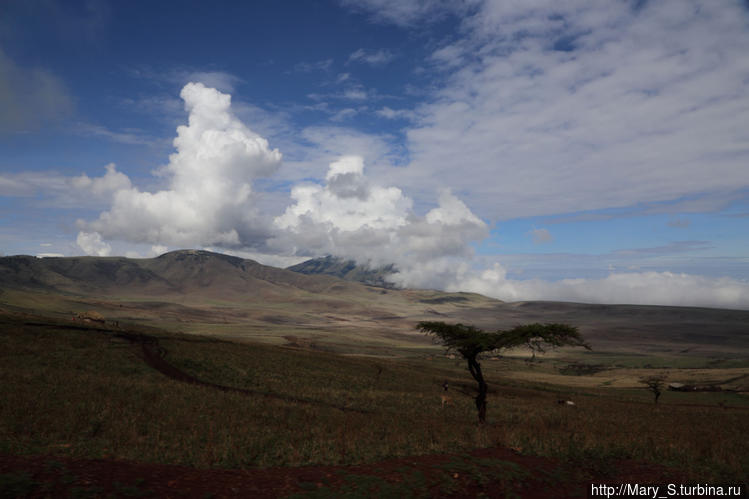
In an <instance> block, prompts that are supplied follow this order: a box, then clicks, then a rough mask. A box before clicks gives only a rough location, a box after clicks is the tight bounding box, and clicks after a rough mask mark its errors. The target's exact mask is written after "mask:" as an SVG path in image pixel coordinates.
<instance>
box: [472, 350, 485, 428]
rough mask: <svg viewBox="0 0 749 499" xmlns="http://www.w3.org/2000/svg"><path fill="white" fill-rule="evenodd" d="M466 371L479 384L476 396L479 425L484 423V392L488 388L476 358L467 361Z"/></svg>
mask: <svg viewBox="0 0 749 499" xmlns="http://www.w3.org/2000/svg"><path fill="white" fill-rule="evenodd" d="M467 360H468V370H469V371H470V372H471V376H473V379H475V380H476V382H477V383H478V384H479V393H478V395H476V399H475V400H476V410H477V411H478V414H479V423H485V422H486V392H487V391H488V388H489V387H488V386H487V384H486V381H484V375H483V373H482V372H481V364H479V363H478V361H477V360H476V357H475V356H474V357H469V358H468V359H467Z"/></svg>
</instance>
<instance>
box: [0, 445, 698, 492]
mask: <svg viewBox="0 0 749 499" xmlns="http://www.w3.org/2000/svg"><path fill="white" fill-rule="evenodd" d="M612 469H613V472H610V473H609V474H607V475H606V476H600V475H597V474H596V473H594V472H590V471H589V470H586V469H583V468H581V467H580V466H579V465H572V464H565V463H559V462H556V461H554V460H551V459H548V458H543V457H534V456H522V455H518V454H517V453H515V452H513V451H512V450H509V449H499V448H494V449H480V450H476V451H473V452H470V453H468V454H463V455H433V456H418V457H409V458H400V459H391V460H386V461H382V462H379V463H374V464H365V465H352V466H304V467H296V468H280V467H278V468H266V469H245V470H223V469H209V470H200V469H194V468H190V467H186V466H174V465H166V464H147V463H134V462H125V461H115V460H107V459H72V458H67V457H58V456H33V457H21V456H0V496H3V497H32V498H35V497H70V496H74V497H101V496H110V497H111V496H114V497H174V498H192V497H196V498H197V497H200V498H205V497H221V498H224V497H225V498H235V497H237V498H238V497H253V498H266V497H286V496H290V495H292V496H293V495H296V494H298V495H301V496H309V495H311V496H315V497H329V496H338V497H341V496H343V497H346V496H351V495H356V496H359V497H362V496H363V497H382V496H387V497H393V496H394V497H477V496H481V495H484V496H486V497H505V496H507V495H508V494H509V495H513V494H514V495H517V496H519V497H528V498H546V497H556V498H565V497H581V498H582V497H588V491H589V490H590V484H591V483H604V482H606V483H620V482H630V483H640V484H644V483H651V484H652V483H665V482H671V483H679V482H681V483H685V481H684V477H680V476H679V475H678V474H676V473H674V472H673V471H670V470H666V469H665V468H663V467H660V466H653V465H644V464H638V463H634V462H624V461H622V462H617V463H614V464H613V466H612Z"/></svg>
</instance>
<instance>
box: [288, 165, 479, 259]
mask: <svg viewBox="0 0 749 499" xmlns="http://www.w3.org/2000/svg"><path fill="white" fill-rule="evenodd" d="M291 198H292V199H293V200H294V201H295V203H294V204H292V205H291V206H289V207H288V208H287V209H286V211H285V213H284V214H283V215H281V216H279V217H277V218H276V219H275V224H276V227H277V228H278V229H280V231H279V234H278V236H277V239H276V240H275V241H274V245H275V246H276V247H278V248H279V249H281V248H292V251H294V252H296V253H297V254H308V255H319V254H328V253H331V254H335V255H340V256H345V257H347V258H353V259H355V260H358V261H360V262H370V263H373V264H385V263H395V264H396V265H397V266H398V267H401V268H404V269H405V268H410V267H412V266H413V265H416V264H417V262H421V261H424V260H433V259H435V258H443V257H458V256H460V257H470V255H471V249H470V246H469V242H470V241H476V240H480V239H483V238H485V237H486V236H487V234H488V228H487V226H486V224H485V223H484V222H483V221H482V220H481V219H479V218H478V217H477V216H476V215H474V214H473V213H472V212H471V210H469V209H468V207H466V205H465V204H463V202H462V201H460V200H459V199H458V198H456V197H455V196H453V195H452V194H451V193H450V192H449V191H443V192H442V193H441V195H440V197H439V206H438V207H437V208H434V209H432V210H431V211H429V212H428V213H427V214H426V215H425V216H419V215H417V214H415V213H414V212H413V209H412V206H413V202H412V200H411V199H410V198H408V197H406V196H405V195H404V194H403V193H402V192H401V190H400V189H398V188H397V187H383V186H378V185H372V184H371V183H370V182H369V180H368V179H367V178H366V176H365V175H364V164H363V160H362V158H360V157H358V156H346V157H343V158H341V159H340V160H339V161H336V162H334V163H331V165H330V169H329V170H328V173H327V175H326V177H325V185H322V186H321V185H316V184H310V185H302V186H297V187H295V188H294V189H293V190H292V191H291Z"/></svg>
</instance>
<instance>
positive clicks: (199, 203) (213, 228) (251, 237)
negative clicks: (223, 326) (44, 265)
mask: <svg viewBox="0 0 749 499" xmlns="http://www.w3.org/2000/svg"><path fill="white" fill-rule="evenodd" d="M180 96H181V97H182V99H183V100H184V101H185V108H186V110H187V111H188V112H189V122H188V125H187V126H184V125H183V126H180V127H178V128H177V137H176V138H175V139H174V147H175V149H176V152H175V153H173V154H172V155H170V156H169V163H168V164H167V165H166V166H164V167H162V169H161V173H162V174H163V175H164V176H166V177H167V178H168V182H169V187H168V189H165V190H161V191H157V192H153V193H151V192H143V191H139V190H138V189H137V188H134V187H129V188H123V189H120V190H117V191H116V192H115V194H114V199H113V203H112V207H111V209H110V210H109V211H107V212H104V213H102V214H101V215H100V216H99V219H98V220H95V221H93V222H91V223H83V224H82V234H83V235H82V236H79V240H83V241H94V240H97V241H98V240H101V239H100V238H96V236H94V235H92V234H96V233H98V234H99V235H100V236H101V237H103V238H105V239H108V238H113V239H122V240H126V241H131V242H138V243H150V244H166V245H175V246H186V247H191V246H196V245H201V246H207V245H220V246H224V247H254V246H255V245H257V244H261V243H262V242H263V241H264V240H265V238H266V237H267V235H268V230H269V227H268V224H267V223H266V222H265V221H264V219H263V218H262V217H261V216H259V214H258V213H257V210H256V208H255V206H254V203H253V191H252V181H253V180H255V179H256V178H258V177H262V176H268V175H272V174H273V173H274V172H275V171H276V169H277V168H278V166H279V165H280V163H281V153H280V152H278V150H276V149H273V150H271V149H270V148H269V146H268V141H266V140H265V139H264V138H262V137H260V136H259V135H257V134H256V133H254V132H253V131H252V130H250V129H249V128H247V127H246V126H245V125H244V124H243V123H242V122H241V121H239V119H237V118H236V117H235V116H234V115H233V114H232V112H231V96H230V95H227V94H223V93H221V92H219V91H218V90H215V89H212V88H206V87H205V86H204V85H203V84H201V83H189V84H187V85H186V86H185V87H184V88H183V89H182V92H181V94H180ZM109 173H111V172H109ZM92 182H95V180H94V181H92Z"/></svg>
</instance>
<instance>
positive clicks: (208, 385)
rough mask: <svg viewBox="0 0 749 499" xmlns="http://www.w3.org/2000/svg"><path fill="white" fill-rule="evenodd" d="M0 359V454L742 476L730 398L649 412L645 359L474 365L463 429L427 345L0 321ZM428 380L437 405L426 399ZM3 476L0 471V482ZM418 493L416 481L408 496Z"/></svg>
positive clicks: (740, 418)
mask: <svg viewBox="0 0 749 499" xmlns="http://www.w3.org/2000/svg"><path fill="white" fill-rule="evenodd" d="M138 338H140V340H138V341H135V339H138ZM144 338H147V339H148V341H149V343H147V344H148V345H150V346H149V347H148V348H151V350H148V351H152V352H157V353H158V355H159V356H160V358H163V360H164V361H165V362H166V363H168V365H170V366H173V367H174V368H175V369H177V370H179V371H180V372H183V373H186V374H187V375H188V376H191V377H193V378H194V379H199V380H200V381H201V382H204V384H202V385H201V384H194V383H193V384H191V383H187V382H184V381H179V380H175V379H171V378H169V377H168V376H166V375H165V374H164V373H163V372H160V371H159V370H157V369H155V368H154V367H153V366H151V365H149V364H148V363H147V362H146V361H145V357H144V356H147V350H146V347H145V346H143V345H144V343H143V341H145V340H143V339H144ZM139 341H140V342H139ZM141 347H142V348H141ZM0 352H1V353H0V355H2V362H0V379H2V380H3V389H2V391H3V396H2V403H1V404H0V454H3V455H15V456H51V457H58V458H60V459H62V458H66V459H67V458H74V459H108V460H116V461H128V462H142V463H165V464H177V465H186V466H190V467H195V468H199V469H255V468H258V467H260V468H267V467H278V466H284V467H295V466H303V465H344V464H362V463H364V464H366V463H376V462H379V461H382V460H386V459H391V458H396V457H404V456H419V455H436V454H449V455H462V454H461V453H466V452H468V451H469V450H471V449H476V448H497V447H499V448H503V449H513V451H514V452H515V453H516V454H517V455H518V456H543V457H548V458H551V459H553V460H554V461H553V462H556V463H558V464H559V469H561V470H564V473H563V474H562V475H559V476H558V477H557V478H555V480H556V479H559V480H561V481H564V480H587V479H589V478H590V477H592V476H595V477H599V478H600V477H604V478H605V477H607V476H609V477H615V476H617V472H618V470H619V467H620V466H621V463H623V462H628V461H629V460H634V461H638V462H647V463H655V464H659V465H664V466H666V467H668V468H669V469H671V470H675V472H676V473H678V474H679V476H683V477H685V479H690V480H693V481H700V482H706V481H708V482H709V481H712V482H717V481H720V482H726V481H730V482H736V481H743V482H746V481H747V480H749V476H747V470H749V444H748V442H747V439H746V435H747V434H749V417H748V416H749V404H748V403H747V398H746V397H745V396H744V395H741V394H738V393H732V392H709V393H696V394H692V393H689V394H685V393H675V392H666V393H664V395H663V396H662V397H661V399H660V402H659V404H658V405H655V404H654V403H653V398H652V394H651V393H650V392H648V391H647V390H645V389H644V388H643V387H642V385H638V380H639V378H640V377H641V376H644V375H647V374H652V373H660V374H663V373H664V372H666V371H664V370H663V368H645V367H627V366H624V367H622V368H620V369H619V370H617V369H616V368H613V369H605V370H600V371H597V372H594V373H592V374H583V375H574V374H573V375H570V374H566V375H565V374H561V373H560V369H561V371H564V367H565V366H569V365H579V363H578V364H575V363H574V362H572V361H570V360H569V359H567V358H566V357H565V353H564V352H559V353H557V354H556V355H554V356H550V357H549V358H544V359H543V360H540V361H536V362H533V363H528V362H526V361H525V360H524V359H522V358H512V357H507V358H502V359H498V360H485V361H484V362H483V366H484V370H485V375H486V376H487V379H488V381H489V386H490V394H489V409H488V417H487V421H488V423H487V424H485V425H477V424H476V410H475V407H474V406H473V401H472V396H473V393H474V390H475V388H474V385H473V383H472V380H471V379H470V376H469V375H468V373H467V371H466V369H465V366H464V365H463V364H462V363H461V362H460V361H459V359H449V358H446V357H445V356H444V355H442V354H441V349H439V348H438V347H432V349H431V351H430V350H429V349H427V353H421V354H418V355H412V356H402V357H399V358H374V357H362V356H351V355H340V354H336V353H330V352H324V351H319V350H314V349H310V348H304V347H299V346H296V347H291V346H277V345H268V344H260V343H236V342H231V341H226V340H221V339H217V338H214V337H206V336H198V335H183V334H175V333H169V332H166V331H164V330H159V329H155V328H145V327H143V326H131V325H127V324H124V323H120V324H118V325H117V326H116V327H115V326H114V325H113V324H83V323H72V322H70V321H68V320H56V319H46V318H43V317H39V316H32V315H27V314H10V313H4V314H2V317H0ZM623 359H624V361H626V359H627V357H626V356H624V357H623ZM735 369H738V371H735V370H731V369H728V368H726V369H723V370H720V371H717V372H710V371H709V370H707V369H705V370H704V373H705V374H704V375H705V376H707V377H708V378H709V377H710V376H713V378H711V379H712V381H713V382H716V381H718V378H720V377H722V378H723V381H726V380H731V379H732V378H736V376H735V375H736V374H737V373H738V376H739V377H741V376H744V375H746V372H745V371H746V369H743V368H735ZM667 372H668V373H669V376H672V377H676V378H678V376H679V374H678V373H679V372H680V371H679V370H678V369H673V368H672V369H668V370H667ZM742 373H743V374H742ZM445 380H447V381H449V382H450V384H451V389H450V394H451V395H452V398H453V404H451V405H448V406H446V407H445V408H442V407H441V405H440V395H441V390H442V389H441V386H440V385H441V384H442V383H443V382H444V381H445ZM703 381H709V380H707V379H706V380H703ZM217 387H225V388H230V390H222V389H218V388H217ZM560 399H564V400H573V401H574V402H575V404H576V405H575V406H574V407H573V406H567V405H560V404H558V403H557V401H558V400H560ZM461 462H463V461H461ZM474 464H475V463H474ZM484 464H485V465H486V462H485V463H484ZM490 464H491V463H490ZM495 464H496V463H495ZM456 466H457V468H456ZM461 466H464V467H465V466H466V465H465V463H464V462H463V465H461ZM471 466H474V465H471ZM487 466H488V465H487ZM498 466H499V465H498ZM485 467H486V466H485ZM488 467H489V468H491V466H488ZM500 467H501V466H500ZM448 468H449V467H448ZM453 468H455V469H458V468H460V466H458V465H457V464H456V465H455V466H453ZM469 468H470V466H469ZM470 469H473V468H470ZM477 469H478V468H477ZM491 469H495V471H496V469H497V468H496V467H495V468H491ZM446 470H447V468H446ZM450 470H452V468H450ZM450 470H447V471H450ZM450 472H451V473H452V471H450ZM456 473H457V472H456ZM473 473H475V474H477V476H479V475H480V476H484V475H486V473H487V471H486V470H484V471H483V472H482V473H483V474H481V473H479V472H478V471H475V470H474V472H473ZM464 474H465V473H464ZM409 476H410V475H409ZM18 477H19V475H18V473H15V474H14V473H5V474H0V478H2V480H0V486H2V484H3V483H5V485H7V484H8V483H10V484H11V485H13V484H16V485H17V483H18ZM27 478H28V477H27ZM484 478H486V477H485V476H484ZM3 480H4V482H3ZM14 480H15V481H14ZM21 482H22V483H21V485H23V483H26V485H27V488H26V489H23V488H21V489H20V490H26V491H31V492H33V491H34V490H37V489H35V488H34V486H35V485H38V484H37V483H36V482H34V481H33V480H32V479H31V478H28V479H27V482H23V480H21ZM406 482H408V480H406ZM479 482H480V480H479ZM29 483H31V485H29ZM409 483H410V482H409ZM419 483H421V482H419ZM380 485H382V484H380ZM422 485H423V486H425V487H426V486H427V485H429V484H426V485H425V484H424V483H421V485H419V484H418V483H417V484H415V485H413V487H414V490H416V489H418V488H419V487H421V486H422ZM429 486H431V485H429ZM355 488H356V487H355V486H354V489H355ZM354 489H352V490H354ZM424 490H427V489H424ZM446 490H448V491H449V487H448V489H446ZM401 492H402V491H401ZM115 495H116V494H115Z"/></svg>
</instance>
